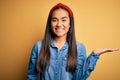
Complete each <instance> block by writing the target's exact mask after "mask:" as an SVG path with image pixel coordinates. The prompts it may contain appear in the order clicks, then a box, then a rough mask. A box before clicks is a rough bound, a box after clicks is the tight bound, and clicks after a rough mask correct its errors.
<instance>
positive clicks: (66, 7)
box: [49, 3, 73, 17]
mask: <svg viewBox="0 0 120 80" xmlns="http://www.w3.org/2000/svg"><path fill="white" fill-rule="evenodd" d="M61 6H62V7H64V8H65V9H66V10H67V11H68V12H69V14H70V17H72V16H73V12H72V10H71V9H70V8H69V7H68V6H66V5H65V4H62V3H58V4H57V5H55V6H54V7H53V8H52V9H51V10H50V13H49V15H51V14H52V12H53V11H54V9H55V8H57V7H61Z"/></svg>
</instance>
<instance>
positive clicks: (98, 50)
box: [94, 48, 119, 55]
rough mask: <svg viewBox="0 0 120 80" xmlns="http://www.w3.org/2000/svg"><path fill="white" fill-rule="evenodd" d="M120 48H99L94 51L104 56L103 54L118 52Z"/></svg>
mask: <svg viewBox="0 0 120 80" xmlns="http://www.w3.org/2000/svg"><path fill="white" fill-rule="evenodd" d="M118 50H119V49H118V48H98V49H95V50H94V53H95V54H99V55H101V54H103V53H107V52H113V51H118Z"/></svg>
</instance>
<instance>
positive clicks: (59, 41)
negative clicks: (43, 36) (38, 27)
mask: <svg viewBox="0 0 120 80" xmlns="http://www.w3.org/2000/svg"><path fill="white" fill-rule="evenodd" d="M54 42H55V45H56V46H57V48H58V50H60V49H61V48H62V47H63V45H64V44H65V42H66V37H59V38H58V37H57V38H54Z"/></svg>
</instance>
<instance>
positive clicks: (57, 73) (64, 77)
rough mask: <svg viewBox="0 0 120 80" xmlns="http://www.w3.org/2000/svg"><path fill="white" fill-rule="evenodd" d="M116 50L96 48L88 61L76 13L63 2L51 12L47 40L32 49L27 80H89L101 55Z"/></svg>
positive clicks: (45, 37)
mask: <svg viewBox="0 0 120 80" xmlns="http://www.w3.org/2000/svg"><path fill="white" fill-rule="evenodd" d="M116 50H118V49H116V48H111V49H109V48H105V49H95V50H93V51H92V53H91V54H90V55H89V56H88V57H87V58H86V49H85V47H84V45H83V44H82V43H79V42H77V41H76V39H75V30H74V16H73V12H72V10H71V9H70V8H69V7H68V6H66V5H64V4H62V3H59V4H57V5H55V6H54V7H53V8H52V9H51V10H50V13H49V16H48V20H47V25H46V31H45V36H44V38H43V40H42V41H38V42H37V43H36V44H35V45H34V47H33V49H32V53H31V57H30V62H29V68H28V74H27V80H38V76H40V80H86V79H87V78H88V77H89V76H90V73H91V72H92V71H93V70H94V68H95V65H96V62H97V60H98V59H99V56H100V55H101V54H103V53H106V52H112V51H116ZM38 73H40V75H38Z"/></svg>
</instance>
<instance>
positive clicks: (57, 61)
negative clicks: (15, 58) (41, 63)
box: [27, 40, 99, 80]
mask: <svg viewBox="0 0 120 80" xmlns="http://www.w3.org/2000/svg"><path fill="white" fill-rule="evenodd" d="M41 44H42V42H41V41H38V42H37V43H36V44H35V45H34V47H33V49H32V52H31V57H30V61H29V67H28V73H27V80H38V73H37V70H36V61H37V58H38V56H39V52H40V48H41ZM76 44H77V52H78V56H77V60H78V64H77V68H76V71H75V73H74V74H72V73H70V72H67V71H66V63H67V56H68V43H67V42H66V43H65V44H64V46H63V47H62V48H61V50H59V51H58V49H57V47H56V45H55V44H54V41H53V40H51V42H50V65H49V68H48V69H46V70H45V71H43V72H41V73H40V80H86V79H87V78H88V77H89V76H90V74H91V72H92V71H93V70H94V68H95V65H96V62H97V60H98V59H99V55H98V54H95V53H94V52H92V53H91V54H90V55H89V56H88V57H87V58H86V49H85V46H84V45H83V44H82V43H79V42H76Z"/></svg>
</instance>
